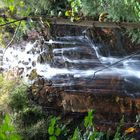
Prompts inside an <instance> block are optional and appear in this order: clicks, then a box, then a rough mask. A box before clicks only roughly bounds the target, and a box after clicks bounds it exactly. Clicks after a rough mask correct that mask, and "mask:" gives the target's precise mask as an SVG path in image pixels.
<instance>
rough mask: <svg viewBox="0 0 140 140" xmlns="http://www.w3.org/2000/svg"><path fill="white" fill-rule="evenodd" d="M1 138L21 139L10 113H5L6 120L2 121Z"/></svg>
mask: <svg viewBox="0 0 140 140" xmlns="http://www.w3.org/2000/svg"><path fill="white" fill-rule="evenodd" d="M0 139H1V140H21V136H20V135H19V134H18V133H17V132H16V129H15V127H14V126H13V124H12V123H11V119H10V116H9V115H5V118H4V120H3V121H2V122H1V123H0Z"/></svg>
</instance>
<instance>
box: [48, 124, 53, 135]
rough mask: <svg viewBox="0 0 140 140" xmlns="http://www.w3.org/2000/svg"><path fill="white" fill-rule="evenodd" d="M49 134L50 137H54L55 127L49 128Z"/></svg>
mask: <svg viewBox="0 0 140 140" xmlns="http://www.w3.org/2000/svg"><path fill="white" fill-rule="evenodd" d="M48 133H49V135H53V134H54V127H52V126H50V127H49V128H48Z"/></svg>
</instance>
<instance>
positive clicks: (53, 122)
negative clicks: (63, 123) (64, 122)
mask: <svg viewBox="0 0 140 140" xmlns="http://www.w3.org/2000/svg"><path fill="white" fill-rule="evenodd" d="M55 124H56V118H55V117H54V118H52V119H51V123H50V125H51V126H53V127H54V125H55Z"/></svg>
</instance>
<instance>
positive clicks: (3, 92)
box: [0, 73, 19, 112]
mask: <svg viewBox="0 0 140 140" xmlns="http://www.w3.org/2000/svg"><path fill="white" fill-rule="evenodd" d="M17 84H19V80H18V78H15V79H9V73H6V74H5V75H4V76H3V75H2V74H0V112H9V111H10V108H9V105H8V104H9V98H10V95H11V92H12V91H13V90H14V89H15V87H16V86H17Z"/></svg>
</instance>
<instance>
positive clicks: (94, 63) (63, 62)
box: [3, 36, 140, 79]
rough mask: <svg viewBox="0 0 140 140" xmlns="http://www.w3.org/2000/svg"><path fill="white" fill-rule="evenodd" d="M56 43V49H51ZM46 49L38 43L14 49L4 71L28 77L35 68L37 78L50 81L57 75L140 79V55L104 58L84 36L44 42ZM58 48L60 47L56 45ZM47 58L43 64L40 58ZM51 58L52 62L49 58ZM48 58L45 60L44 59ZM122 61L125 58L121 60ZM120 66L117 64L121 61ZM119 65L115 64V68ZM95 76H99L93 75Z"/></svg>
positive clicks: (11, 49) (10, 52) (8, 53)
mask: <svg viewBox="0 0 140 140" xmlns="http://www.w3.org/2000/svg"><path fill="white" fill-rule="evenodd" d="M51 44H55V47H51ZM43 45H45V47H44V48H42V45H41V44H39V43H38V41H36V42H34V43H30V42H29V43H27V44H26V45H25V46H21V47H19V46H14V47H10V48H8V49H7V50H6V52H5V54H4V58H3V68H4V69H5V70H9V69H13V68H16V69H22V70H23V73H22V75H23V76H24V77H25V76H26V75H28V74H30V73H31V71H32V70H33V69H35V70H36V71H37V73H38V75H40V76H43V77H45V78H48V79H51V78H54V77H55V76H61V75H72V76H73V77H89V78H92V77H93V76H99V75H100V76H101V75H107V76H112V75H116V76H122V77H123V76H124V77H125V76H134V77H137V78H140V60H139V58H140V57H139V55H138V54H137V57H135V58H133V57H132V58H128V59H124V58H116V57H104V56H102V55H101V54H100V53H99V52H98V48H97V47H98V46H94V44H93V43H92V42H91V41H90V40H89V39H88V38H85V37H82V36H80V37H77V38H76V40H74V37H65V38H62V41H61V40H59V41H53V40H50V41H44V44H43ZM57 45H58V46H57ZM43 53H46V54H45V55H46V56H43V57H44V58H41V59H43V60H44V59H46V60H44V62H43V63H41V62H39V61H38V58H39V57H40V56H41V55H42V54H43ZM50 54H51V57H52V58H50V59H51V60H50V59H49V55H50ZM45 57H46V58H45ZM121 59H124V60H123V61H121ZM118 61H119V63H116V62H118ZM114 63H116V64H115V65H113V64H114ZM94 74H96V75H94Z"/></svg>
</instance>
